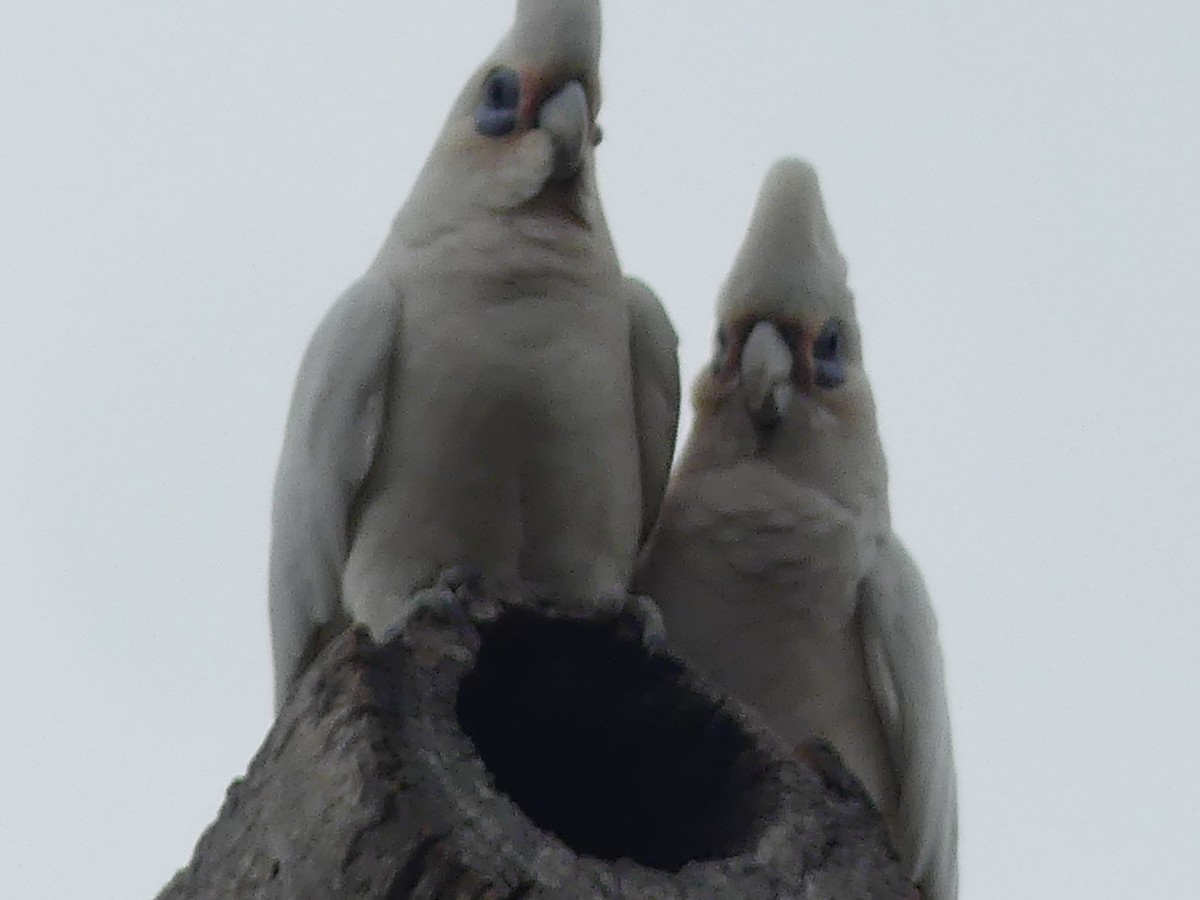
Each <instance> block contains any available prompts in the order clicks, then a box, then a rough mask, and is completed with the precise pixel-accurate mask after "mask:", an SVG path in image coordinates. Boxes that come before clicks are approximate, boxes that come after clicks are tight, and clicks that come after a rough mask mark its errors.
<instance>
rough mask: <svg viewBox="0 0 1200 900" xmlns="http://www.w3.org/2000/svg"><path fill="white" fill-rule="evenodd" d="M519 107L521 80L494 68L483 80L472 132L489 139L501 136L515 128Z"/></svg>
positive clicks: (506, 70)
mask: <svg viewBox="0 0 1200 900" xmlns="http://www.w3.org/2000/svg"><path fill="white" fill-rule="evenodd" d="M520 105H521V79H520V77H519V76H518V75H517V73H516V72H514V71H513V70H512V69H503V68H501V69H493V70H492V71H491V72H489V73H488V76H487V78H485V79H484V81H483V97H482V99H481V100H480V103H479V109H478V110H476V111H475V130H476V131H478V132H479V133H480V134H484V135H487V136H488V137H504V136H505V135H506V134H511V133H512V131H513V129H514V128H516V127H517V108H518V107H519V106H520Z"/></svg>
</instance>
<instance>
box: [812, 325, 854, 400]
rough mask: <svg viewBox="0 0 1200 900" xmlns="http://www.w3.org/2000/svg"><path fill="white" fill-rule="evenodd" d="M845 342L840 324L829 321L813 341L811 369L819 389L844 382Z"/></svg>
mask: <svg viewBox="0 0 1200 900" xmlns="http://www.w3.org/2000/svg"><path fill="white" fill-rule="evenodd" d="M845 350H846V341H845V338H843V337H842V323H841V322H839V321H838V320H837V319H830V320H829V321H828V322H826V323H825V327H824V328H822V329H821V333H820V334H818V335H817V339H816V340H815V341H813V348H812V355H813V368H814V370H815V374H816V380H817V384H819V385H820V386H821V387H827V388H831V387H837V386H838V385H840V384H842V383H843V382H844V381H845V380H846V359H845V356H844V354H845Z"/></svg>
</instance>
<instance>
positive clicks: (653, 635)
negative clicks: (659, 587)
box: [596, 593, 667, 653]
mask: <svg viewBox="0 0 1200 900" xmlns="http://www.w3.org/2000/svg"><path fill="white" fill-rule="evenodd" d="M596 603H597V607H598V608H599V609H600V610H603V611H605V612H607V613H609V614H611V616H612V617H613V618H614V619H615V620H616V622H617V624H618V626H620V627H621V629H622V631H623V632H625V633H630V632H631V633H632V634H633V635H634V636H635V637H636V638H637V639H638V640H639V641H640V642H641V644H642V646H643V647H645V648H646V649H647V650H649V651H650V652H651V653H659V652H661V651H663V650H665V649H666V646H667V628H666V625H665V624H664V622H663V616H662V613H661V612H660V611H659V608H658V604H657V603H655V602H654V600H653V599H651V598H650V597H646V596H643V595H640V594H624V593H622V594H606V595H602V596H600V597H599V598H597V601H596Z"/></svg>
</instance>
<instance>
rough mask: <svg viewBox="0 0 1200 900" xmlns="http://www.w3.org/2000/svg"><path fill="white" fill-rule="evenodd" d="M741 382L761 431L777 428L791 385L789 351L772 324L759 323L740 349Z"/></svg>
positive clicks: (790, 352) (752, 416) (753, 416)
mask: <svg viewBox="0 0 1200 900" xmlns="http://www.w3.org/2000/svg"><path fill="white" fill-rule="evenodd" d="M741 382H742V389H743V390H744V392H745V397H746V407H747V409H748V410H749V411H750V416H751V418H753V419H754V421H755V422H756V423H758V425H760V426H762V427H770V426H774V425H777V424H778V423H779V420H780V419H782V418H783V416H784V414H785V413H786V412H787V408H788V406H789V404H790V403H791V401H792V394H793V392H794V390H795V387H794V386H793V384H792V348H791V347H789V346H788V343H787V341H785V340H784V338H783V335H781V334H780V333H779V329H778V328H776V327H775V325H774V323H772V322H766V321H763V322H759V323H757V324H756V325H755V326H754V327H753V328H752V329H750V334H749V335H747V336H746V342H745V344H744V345H743V347H742V361H741Z"/></svg>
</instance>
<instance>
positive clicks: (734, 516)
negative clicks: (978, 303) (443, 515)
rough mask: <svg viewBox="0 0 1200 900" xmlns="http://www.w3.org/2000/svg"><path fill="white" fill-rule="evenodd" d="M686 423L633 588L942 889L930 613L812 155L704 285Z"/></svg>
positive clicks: (676, 637)
mask: <svg viewBox="0 0 1200 900" xmlns="http://www.w3.org/2000/svg"><path fill="white" fill-rule="evenodd" d="M717 319H718V322H717V335H716V349H715V353H714V356H713V359H712V364H711V367H709V368H707V369H705V370H704V371H703V372H701V374H700V375H699V377H698V378H697V380H696V384H695V388H694V393H693V403H694V408H695V423H694V426H693V429H692V433H691V437H690V439H689V442H688V444H687V447H686V450H685V452H684V454H683V457H682V459H681V461H680V465H679V469H678V471H677V473H676V474H675V476H674V477H673V479H672V481H671V484H670V486H669V488H668V490H667V497H666V499H665V500H664V502H663V508H662V514H661V517H660V519H659V522H658V526H657V528H656V530H655V532H654V534H653V535H652V537H651V539H650V542H649V544H648V545H647V547H646V550H645V552H644V555H643V557H642V559H641V561H640V563H639V568H638V572H637V574H636V575H635V579H634V588H635V590H637V591H640V592H643V593H645V594H647V595H649V596H650V597H651V598H652V599H653V600H655V601H657V602H658V605H659V607H660V609H661V611H662V615H663V620H664V623H665V626H666V635H667V643H668V646H669V647H671V648H672V649H673V650H674V651H675V652H677V653H678V654H679V655H680V656H681V657H682V658H683V659H685V660H686V661H688V662H689V663H690V664H691V665H693V666H694V667H695V668H696V669H697V670H698V671H699V672H700V673H701V674H702V675H704V676H707V677H708V678H710V679H711V680H712V681H713V682H714V683H715V684H717V685H718V686H719V687H721V688H723V689H724V690H726V691H728V692H729V693H730V694H731V695H733V696H735V697H737V698H738V699H740V700H742V701H743V702H746V703H748V704H749V705H751V706H753V707H755V708H756V709H757V710H758V711H759V712H760V713H761V714H762V715H763V716H764V717H765V719H766V720H767V722H768V723H769V724H770V725H771V726H773V728H774V729H775V730H776V731H777V732H778V733H779V734H780V735H781V736H782V737H783V738H784V739H785V740H786V741H788V742H790V743H791V744H792V745H793V746H800V745H801V744H802V743H803V742H804V741H805V739H806V738H808V737H809V736H817V737H820V738H823V739H825V740H827V741H828V742H830V743H831V744H832V745H833V746H834V747H835V748H836V749H837V750H838V752H839V753H840V755H841V756H842V758H843V759H844V761H845V762H846V764H847V765H848V767H849V768H850V769H851V771H853V772H854V773H855V774H856V775H857V776H858V778H859V779H860V780H861V781H862V782H863V784H864V786H865V787H866V789H867V791H868V792H869V793H870V795H871V797H872V798H873V799H874V801H875V802H876V804H877V805H878V807H879V808H880V810H881V812H882V814H883V816H884V819H885V821H886V822H887V824H888V826H889V828H890V831H891V834H892V836H893V838H894V840H895V841H896V844H897V847H898V850H899V851H900V853H901V856H902V857H903V859H904V860H905V862H906V864H907V865H908V866H909V868H910V871H911V874H912V876H913V880H914V882H916V883H917V884H918V886H920V887H921V889H922V891H923V895H924V897H925V900H952V898H954V897H955V896H956V893H957V848H956V842H957V804H956V799H955V793H956V787H955V774H954V762H953V758H952V752H951V742H950V721H949V715H948V711H947V704H946V695H945V688H944V685H943V674H942V655H941V651H940V649H939V646H938V637H937V627H936V624H935V621H934V614H933V610H932V608H931V606H930V603H929V598H928V597H927V595H926V592H925V588H924V586H923V583H922V580H921V576H920V574H919V573H918V571H917V568H916V566H915V565H914V564H913V562H912V560H911V559H910V558H909V555H908V553H907V552H906V551H905V550H904V547H903V546H902V545H901V544H900V541H899V539H898V538H897V537H896V535H895V534H894V533H893V532H892V529H891V525H890V523H889V513H888V499H887V474H886V469H885V464H884V457H883V450H882V448H881V446H880V441H879V435H878V432H877V430H876V424H875V408H874V402H873V400H872V397H871V388H870V385H869V384H868V382H867V376H866V372H865V371H864V370H863V357H862V340H861V336H860V334H859V328H858V323H857V321H856V319H855V313H854V301H853V298H852V296H851V294H850V291H849V290H848V288H847V286H846V265H845V262H844V261H843V259H842V256H841V254H840V253H839V251H838V248H837V246H836V244H835V242H834V238H833V233H832V231H831V229H830V225H829V222H828V220H827V218H826V214H825V209H824V205H823V203H822V200H821V195H820V192H819V189H818V185H817V178H816V175H815V173H814V172H813V170H812V169H811V168H810V167H809V166H807V165H805V164H804V163H801V162H798V161H796V160H783V161H780V162H778V163H777V164H776V165H775V166H774V167H773V168H772V169H771V171H770V173H769V174H768V176H767V178H766V182H765V184H764V186H763V188H762V193H761V194H760V196H759V199H758V204H757V207H756V209H755V212H754V216H753V220H752V222H751V224H750V228H749V233H748V234H747V236H746V238H745V241H744V243H743V245H742V248H741V251H740V253H739V255H738V257H737V260H736V262H735V264H734V266H733V270H732V272H731V273H730V275H729V276H728V279H727V280H726V282H725V285H724V287H723V289H722V291H721V294H720V298H719V302H718V310H717Z"/></svg>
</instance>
